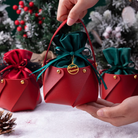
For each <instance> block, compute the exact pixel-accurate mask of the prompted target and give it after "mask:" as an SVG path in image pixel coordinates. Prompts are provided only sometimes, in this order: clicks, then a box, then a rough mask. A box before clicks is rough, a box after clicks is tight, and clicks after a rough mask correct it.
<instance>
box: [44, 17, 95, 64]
mask: <svg viewBox="0 0 138 138" xmlns="http://www.w3.org/2000/svg"><path fill="white" fill-rule="evenodd" d="M78 22H80V23H81V24H82V25H83V27H84V29H85V32H86V34H87V37H88V41H89V44H90V47H91V50H92V54H93V59H94V62H95V63H96V58H95V54H94V49H93V46H92V43H91V39H90V36H89V33H88V31H87V29H86V27H85V25H84V23H83V22H82V21H81V20H80V19H79V20H78ZM66 23H67V19H66V20H65V21H64V22H62V24H61V25H60V26H59V27H58V29H57V30H56V31H55V33H54V35H53V36H52V38H51V40H50V43H49V46H48V48H47V52H46V56H45V59H44V63H43V65H45V63H46V59H47V55H48V51H49V49H50V46H51V43H52V41H53V39H54V37H55V36H56V35H57V33H58V32H59V30H60V29H61V28H62V27H63V26H64V25H65V24H66Z"/></svg>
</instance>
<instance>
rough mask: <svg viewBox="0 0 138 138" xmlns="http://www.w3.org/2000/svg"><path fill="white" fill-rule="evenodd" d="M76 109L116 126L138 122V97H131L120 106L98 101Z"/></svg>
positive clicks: (101, 100)
mask: <svg viewBox="0 0 138 138" xmlns="http://www.w3.org/2000/svg"><path fill="white" fill-rule="evenodd" d="M76 108H78V109H81V110H84V111H86V112H88V113H89V114H91V115H92V116H93V117H95V118H98V119H100V120H102V121H105V122H109V123H111V124H112V125H114V126H123V125H127V124H130V123H134V122H137V121H138V109H137V108H138V96H133V97H129V98H127V99H125V100H124V101H123V102H122V103H120V104H114V103H112V102H109V101H106V100H103V99H98V100H97V102H91V103H88V104H84V105H80V106H77V107H76Z"/></svg>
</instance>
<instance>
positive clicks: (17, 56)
mask: <svg viewBox="0 0 138 138" xmlns="http://www.w3.org/2000/svg"><path fill="white" fill-rule="evenodd" d="M31 56H32V52H30V51H27V50H21V49H15V50H11V51H9V52H7V53H5V54H4V58H3V60H4V63H6V64H7V67H5V68H4V69H3V70H1V71H0V73H2V72H5V71H7V70H10V72H8V75H6V77H7V78H12V79H21V78H27V77H28V76H29V74H30V73H32V72H31V71H30V70H29V69H28V68H26V65H27V63H28V61H29V60H30V59H31ZM5 74H6V73H5Z"/></svg>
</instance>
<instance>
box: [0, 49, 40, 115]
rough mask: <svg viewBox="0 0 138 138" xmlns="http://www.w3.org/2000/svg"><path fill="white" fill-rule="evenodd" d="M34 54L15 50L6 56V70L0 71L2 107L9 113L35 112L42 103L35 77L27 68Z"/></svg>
mask: <svg viewBox="0 0 138 138" xmlns="http://www.w3.org/2000/svg"><path fill="white" fill-rule="evenodd" d="M31 56H32V52H30V51H27V50H21V49H15V50H11V51H9V52H7V53H5V54H4V58H3V60H4V63H5V68H4V69H3V70H1V71H0V74H1V75H0V107H2V108H4V109H7V110H9V111H12V112H15V111H23V110H33V109H34V108H35V107H36V105H37V104H39V103H41V100H42V99H41V95H40V88H39V84H38V82H36V77H35V75H29V74H31V73H32V72H31V71H30V70H29V69H28V68H27V67H26V65H27V63H28V62H29V61H30V59H31Z"/></svg>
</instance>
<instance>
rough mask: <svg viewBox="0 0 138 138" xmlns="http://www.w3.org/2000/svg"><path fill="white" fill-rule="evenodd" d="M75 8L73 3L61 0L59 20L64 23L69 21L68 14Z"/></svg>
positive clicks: (58, 13) (58, 12)
mask: <svg viewBox="0 0 138 138" xmlns="http://www.w3.org/2000/svg"><path fill="white" fill-rule="evenodd" d="M73 6H74V4H73V3H71V2H70V1H62V0H59V4H58V11H57V20H58V21H64V20H65V19H67V17H68V14H69V12H70V10H71V8H72V7H73Z"/></svg>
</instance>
